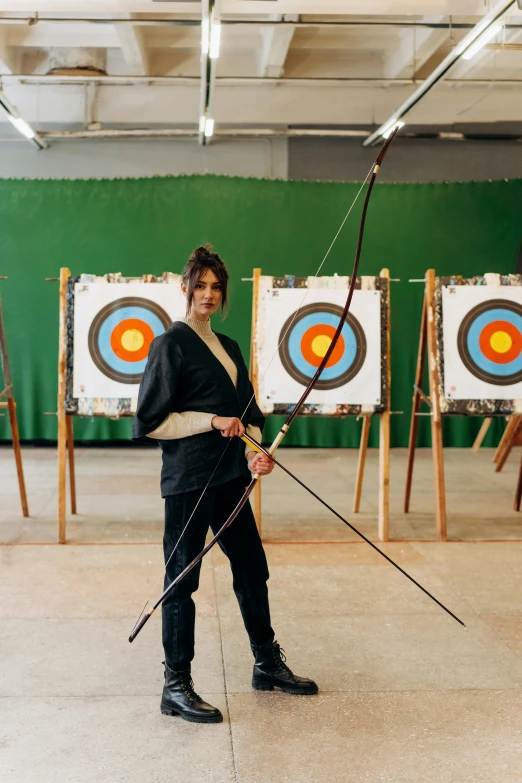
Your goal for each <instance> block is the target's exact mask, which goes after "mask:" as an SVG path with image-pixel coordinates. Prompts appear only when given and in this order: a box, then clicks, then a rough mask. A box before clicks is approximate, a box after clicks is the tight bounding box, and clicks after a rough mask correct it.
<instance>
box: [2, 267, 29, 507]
mask: <svg viewBox="0 0 522 783" xmlns="http://www.w3.org/2000/svg"><path fill="white" fill-rule="evenodd" d="M0 280H7V278H6V277H1V278H0ZM0 367H1V369H2V375H3V378H4V388H3V389H2V387H1V386H0V410H2V409H3V410H7V412H8V414H9V423H10V426H11V440H12V443H13V452H14V458H15V464H16V473H17V476H18V487H19V490H20V502H21V505H22V514H23V515H24V517H28V516H29V505H28V503H27V493H26V489H25V478H24V468H23V463H22V450H21V448H20V435H19V432H18V418H17V415H16V402H15V398H14V391H13V382H12V378H11V368H10V366H9V354H8V351H7V337H6V334H5V329H4V318H3V312H2V299H1V297H0Z"/></svg>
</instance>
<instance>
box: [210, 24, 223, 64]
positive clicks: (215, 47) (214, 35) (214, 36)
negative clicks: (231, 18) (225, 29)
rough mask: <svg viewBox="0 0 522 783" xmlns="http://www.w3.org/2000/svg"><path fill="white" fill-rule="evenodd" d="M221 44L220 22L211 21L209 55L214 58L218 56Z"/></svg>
mask: <svg viewBox="0 0 522 783" xmlns="http://www.w3.org/2000/svg"><path fill="white" fill-rule="evenodd" d="M220 44H221V24H220V23H219V22H213V23H212V27H211V28H210V57H211V59H212V60H216V59H217V58H218V57H219V48H220Z"/></svg>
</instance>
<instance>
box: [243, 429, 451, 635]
mask: <svg viewBox="0 0 522 783" xmlns="http://www.w3.org/2000/svg"><path fill="white" fill-rule="evenodd" d="M241 440H243V441H244V442H245V443H247V444H248V445H249V446H251V447H252V451H257V452H259V453H260V454H264V455H265V457H268V458H269V459H270V460H271V461H272V462H273V463H274V465H277V466H278V467H279V468H281V470H284V472H285V473H287V474H288V475H289V476H290V477H291V478H293V479H294V481H296V482H297V483H298V484H299V486H301V487H303V489H306V491H307V492H309V493H310V495H312V497H314V498H315V499H316V500H318V501H319V503H322V505H323V506H325V508H327V509H328V511H331V512H332V514H334V516H336V517H337V519H340V520H341V522H344V524H345V525H347V526H348V527H349V528H350V530H353V532H354V533H357V535H358V536H359V537H360V538H362V540H363V541H366V543H367V544H369V545H370V546H371V547H372V549H375V551H376V552H378V553H379V554H380V555H382V557H384V559H385V560H387V561H388V563H391V564H392V566H394V567H395V568H396V569H397V570H398V571H400V572H401V574H403V575H404V576H405V577H407V578H408V579H409V580H410V582H413V584H414V585H416V587H418V588H420V590H422V592H423V593H425V594H426V595H427V596H428V597H429V598H431V600H432V601H435V603H436V604H438V606H440V607H441V609H444V611H445V612H447V613H448V614H449V615H450V616H451V617H453V619H454V620H456V621H457V622H458V623H460V624H461V625H464V627H465V623H463V622H462V620H459V618H458V617H457V615H456V614H453V612H452V611H450V610H449V609H448V607H447V606H444V604H443V603H441V602H440V601H439V600H438V599H437V598H435V596H434V595H432V594H431V593H430V592H429V591H428V590H426V588H425V587H423V586H422V585H421V584H420V583H419V582H417V580H416V579H414V578H413V577H412V576H410V574H408V573H407V572H406V571H405V570H404V568H401V567H400V565H398V564H397V563H396V562H395V561H394V560H392V559H391V557H389V556H388V555H387V554H386V553H385V552H383V551H382V550H381V549H379V547H378V546H375V544H374V543H373V541H371V540H370V539H369V538H367V537H366V536H365V535H364V533H361V531H360V530H358V529H357V528H356V527H355V525H352V524H351V522H348V520H347V519H345V518H344V517H343V516H341V514H339V512H338V511H336V510H335V508H332V506H330V505H329V503H327V502H326V500H323V499H322V497H320V496H319V495H318V494H317V493H316V492H314V491H313V489H310V487H309V486H307V485H306V484H305V483H304V481H301V479H300V478H298V477H297V476H295V475H294V474H293V473H292V472H291V471H290V470H288V468H285V466H284V465H283V464H281V462H279V460H277V459H276V458H275V457H274V456H273V455H272V454H270V451H269V450H268V449H265V447H264V446H262V445H261V444H260V443H258V442H257V440H255V438H252V437H251V436H250V435H246V434H245V435H243V437H242V438H241Z"/></svg>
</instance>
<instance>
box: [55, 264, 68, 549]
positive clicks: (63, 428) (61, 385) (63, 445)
mask: <svg viewBox="0 0 522 783" xmlns="http://www.w3.org/2000/svg"><path fill="white" fill-rule="evenodd" d="M70 274H71V273H70V272H69V270H68V269H65V268H62V269H60V332H59V339H58V406H57V412H58V541H59V542H60V544H65V542H66V523H67V506H66V496H67V476H66V471H67V422H66V413H65V376H66V358H67V357H66V340H67V323H66V318H67V280H68V279H69V277H70Z"/></svg>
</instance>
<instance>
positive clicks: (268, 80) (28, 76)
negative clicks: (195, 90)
mask: <svg viewBox="0 0 522 783" xmlns="http://www.w3.org/2000/svg"><path fill="white" fill-rule="evenodd" d="M1 78H2V82H4V83H7V82H10V81H11V82H12V81H16V82H22V83H24V84H54V85H59V84H85V83H89V82H95V83H97V84H105V85H114V86H118V85H120V86H121V85H123V86H125V85H132V84H155V85H164V86H169V85H180V86H182V85H185V86H192V85H196V84H199V83H200V77H199V76H144V75H136V74H127V75H123V74H118V75H111V74H106V75H102V74H100V75H98V74H92V73H89V74H87V73H84V74H81V75H79V74H59V75H54V74H46V73H42V74H38V73H10V74H2V77H1ZM215 81H216V83H217V84H219V85H220V86H222V87H255V86H259V85H274V86H277V87H279V86H288V87H314V86H317V85H321V86H322V87H344V86H352V87H355V86H361V87H368V86H371V85H375V86H378V87H385V86H387V85H393V86H409V85H412V84H415V85H419V84H420V85H422V84H423V83H424V81H423V80H420V79H412V78H408V79H386V78H382V77H381V78H380V77H374V76H367V77H365V76H348V77H340V78H330V77H323V76H319V77H316V78H314V77H309V76H303V77H300V76H298V77H291V78H286V77H268V76H217V77H216V79H215ZM444 82H445V84H455V85H458V84H476V85H481V84H482V85H489V84H499V85H504V86H509V85H518V84H522V78H521V79H473V78H468V79H464V78H463V79H445V80H444Z"/></svg>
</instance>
